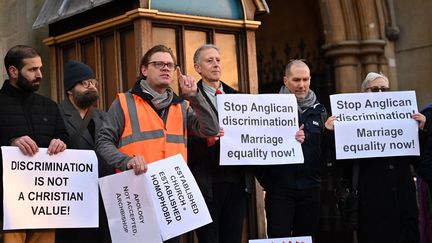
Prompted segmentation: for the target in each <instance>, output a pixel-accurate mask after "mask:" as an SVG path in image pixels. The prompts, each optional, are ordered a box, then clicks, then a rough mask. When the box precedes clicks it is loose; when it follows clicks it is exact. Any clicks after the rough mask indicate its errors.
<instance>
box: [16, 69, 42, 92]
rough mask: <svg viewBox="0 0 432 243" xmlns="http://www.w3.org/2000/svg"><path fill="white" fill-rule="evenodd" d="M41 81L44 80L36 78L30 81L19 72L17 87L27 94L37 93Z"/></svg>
mask: <svg viewBox="0 0 432 243" xmlns="http://www.w3.org/2000/svg"><path fill="white" fill-rule="evenodd" d="M41 80H42V78H35V79H33V80H31V81H30V80H28V79H26V78H25V77H24V76H23V75H21V72H18V79H17V86H18V87H19V88H20V89H22V90H23V91H25V92H35V91H37V90H38V89H39V86H40V82H41Z"/></svg>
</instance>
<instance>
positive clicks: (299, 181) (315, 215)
mask: <svg viewBox="0 0 432 243" xmlns="http://www.w3.org/2000/svg"><path fill="white" fill-rule="evenodd" d="M310 82H311V76H310V69H309V67H308V66H307V65H306V63H304V62H303V61H302V60H293V61H291V62H289V63H288V64H287V66H286V68H285V76H284V84H285V85H284V86H282V87H281V89H280V91H279V93H280V94H294V95H295V96H296V99H297V105H298V113H299V124H300V125H301V126H300V130H299V131H298V132H297V134H296V140H297V141H299V142H300V143H302V151H303V156H304V163H303V164H292V165H266V166H260V167H259V170H258V171H257V172H256V173H257V174H256V175H257V178H258V180H259V182H260V183H261V185H262V186H263V187H264V189H265V191H266V195H265V209H266V218H267V233H268V236H269V237H270V238H278V237H290V236H306V235H308V236H315V235H316V233H317V231H318V221H319V215H320V200H321V197H320V193H321V166H322V165H323V164H325V160H326V158H327V156H326V155H325V152H327V150H326V149H325V148H323V147H324V146H325V145H326V144H327V143H326V142H324V141H326V139H327V138H326V136H325V135H326V134H327V132H326V129H325V127H324V122H325V120H326V118H327V111H326V109H325V108H324V106H323V105H322V104H320V103H319V101H318V100H317V98H316V96H315V93H314V92H313V91H312V90H311V89H310V88H309V87H310ZM299 132H300V133H299ZM299 134H301V136H300V137H298V135H299Z"/></svg>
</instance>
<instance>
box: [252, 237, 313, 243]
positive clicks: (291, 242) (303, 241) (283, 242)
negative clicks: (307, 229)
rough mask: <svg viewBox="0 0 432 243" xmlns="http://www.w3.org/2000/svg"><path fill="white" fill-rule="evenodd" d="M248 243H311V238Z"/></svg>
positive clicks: (277, 239)
mask: <svg viewBox="0 0 432 243" xmlns="http://www.w3.org/2000/svg"><path fill="white" fill-rule="evenodd" d="M249 243H312V237H310V236H302V237H290V238H274V239H262V240H249Z"/></svg>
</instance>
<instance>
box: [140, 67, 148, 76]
mask: <svg viewBox="0 0 432 243" xmlns="http://www.w3.org/2000/svg"><path fill="white" fill-rule="evenodd" d="M140 70H141V75H142V76H143V77H147V70H148V68H147V67H146V66H145V65H141V68H140Z"/></svg>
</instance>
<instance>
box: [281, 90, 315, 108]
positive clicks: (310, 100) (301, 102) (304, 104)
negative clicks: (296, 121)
mask: <svg viewBox="0 0 432 243" xmlns="http://www.w3.org/2000/svg"><path fill="white" fill-rule="evenodd" d="M279 94H291V92H290V91H289V89H287V87H286V86H282V87H281V89H280V90H279ZM316 102H317V99H316V96H315V93H314V92H313V91H312V90H311V89H309V91H308V93H307V94H306V97H305V98H304V99H297V105H298V109H299V111H300V112H302V113H303V111H304V110H306V109H307V108H310V107H312V106H313V105H315V103H316Z"/></svg>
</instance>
